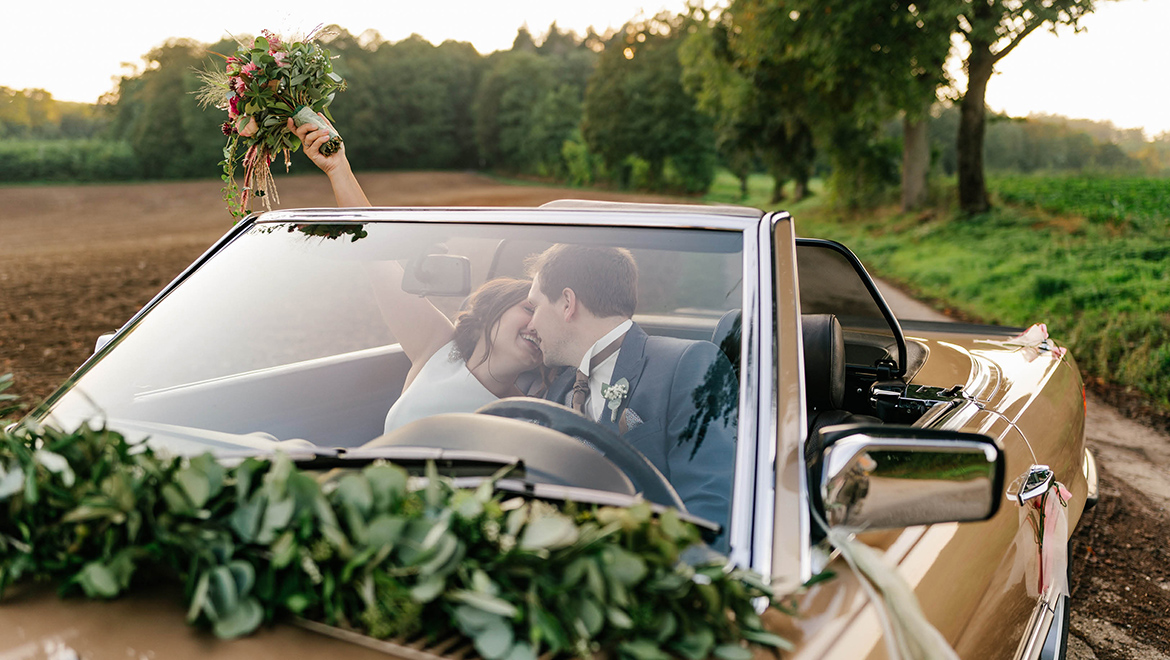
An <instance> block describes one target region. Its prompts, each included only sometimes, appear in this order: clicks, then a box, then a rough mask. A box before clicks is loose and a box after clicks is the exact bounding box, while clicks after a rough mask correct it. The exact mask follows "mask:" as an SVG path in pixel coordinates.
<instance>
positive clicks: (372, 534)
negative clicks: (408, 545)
mask: <svg viewBox="0 0 1170 660" xmlns="http://www.w3.org/2000/svg"><path fill="white" fill-rule="evenodd" d="M405 529H406V519H405V518H403V517H402V516H388V515H382V516H378V517H377V518H374V519H373V520H372V521H370V525H369V527H367V528H366V543H367V544H369V545H370V546H372V547H375V548H384V547H393V546H394V544H395V543H397V542H398V539H400V538H402V532H403V530H405Z"/></svg>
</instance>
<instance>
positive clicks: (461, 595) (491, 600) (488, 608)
mask: <svg viewBox="0 0 1170 660" xmlns="http://www.w3.org/2000/svg"><path fill="white" fill-rule="evenodd" d="M450 597H451V600H454V601H457V602H460V603H464V604H466V605H470V606H472V607H476V608H479V609H481V610H483V611H484V612H490V613H492V614H498V615H500V616H503V617H508V618H512V617H514V616H516V614H518V611H517V609H516V606H515V605H513V604H512V603H509V602H508V601H506V600H504V599H502V598H498V597H496V596H489V595H487V594H484V593H480V592H478V591H466V590H458V591H452V592H451V593H450Z"/></svg>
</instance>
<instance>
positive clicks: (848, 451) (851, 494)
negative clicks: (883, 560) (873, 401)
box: [809, 425, 1005, 529]
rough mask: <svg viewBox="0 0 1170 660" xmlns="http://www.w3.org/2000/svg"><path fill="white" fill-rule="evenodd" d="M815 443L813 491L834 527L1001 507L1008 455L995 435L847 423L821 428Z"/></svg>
mask: <svg viewBox="0 0 1170 660" xmlns="http://www.w3.org/2000/svg"><path fill="white" fill-rule="evenodd" d="M818 440H819V444H818ZM813 446H815V447H818V449H815V450H813V451H812V452H811V455H810V456H809V477H810V482H811V483H810V487H811V490H812V492H811V493H810V495H811V496H812V501H813V506H814V507H815V510H816V511H817V512H818V513H819V514H820V515H821V516H822V517H823V518H824V520H825V521H826V522H827V523H828V524H829V526H830V527H840V528H846V529H889V528H900V527H910V526H913V525H929V524H932V523H942V522H972V521H978V520H987V519H988V518H990V517H991V516H993V515H995V512H996V511H998V510H999V505H1000V500H1001V498H1002V494H1003V484H1004V464H1005V459H1004V456H1003V453H1002V452H1001V451H1000V449H999V446H998V445H996V443H995V441H994V440H992V439H991V438H990V437H988V436H985V435H980V434H977V433H960V432H956V431H939V430H934V429H923V428H916V427H909V426H876V425H875V426H870V425H843V426H830V427H826V428H824V429H822V430H821V431H820V432H819V433H818V434H817V436H814V438H813Z"/></svg>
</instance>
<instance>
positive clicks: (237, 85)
mask: <svg viewBox="0 0 1170 660" xmlns="http://www.w3.org/2000/svg"><path fill="white" fill-rule="evenodd" d="M231 88H232V90H234V91H235V93H237V94H243V93H244V90H245V89H247V88H248V83H247V81H245V80H244V79H243V78H242V77H240V76H236V77H235V78H232V79H231Z"/></svg>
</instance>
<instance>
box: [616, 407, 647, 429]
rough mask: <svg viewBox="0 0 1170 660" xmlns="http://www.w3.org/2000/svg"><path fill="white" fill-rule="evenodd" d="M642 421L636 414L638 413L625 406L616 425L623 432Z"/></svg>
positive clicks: (637, 425) (636, 426) (635, 426)
mask: <svg viewBox="0 0 1170 660" xmlns="http://www.w3.org/2000/svg"><path fill="white" fill-rule="evenodd" d="M644 423H645V422H643V421H642V418H641V417H639V416H638V413H636V412H634V411H633V410H630V409H629V408H626V409H625V412H623V413H622V420H621V422H620V424H619V425H618V426H619V430H620V431H621V432H622V433H625V432H626V431H633V430H634V429H636V428H638V427H639V426H641V425H642V424H644Z"/></svg>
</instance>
